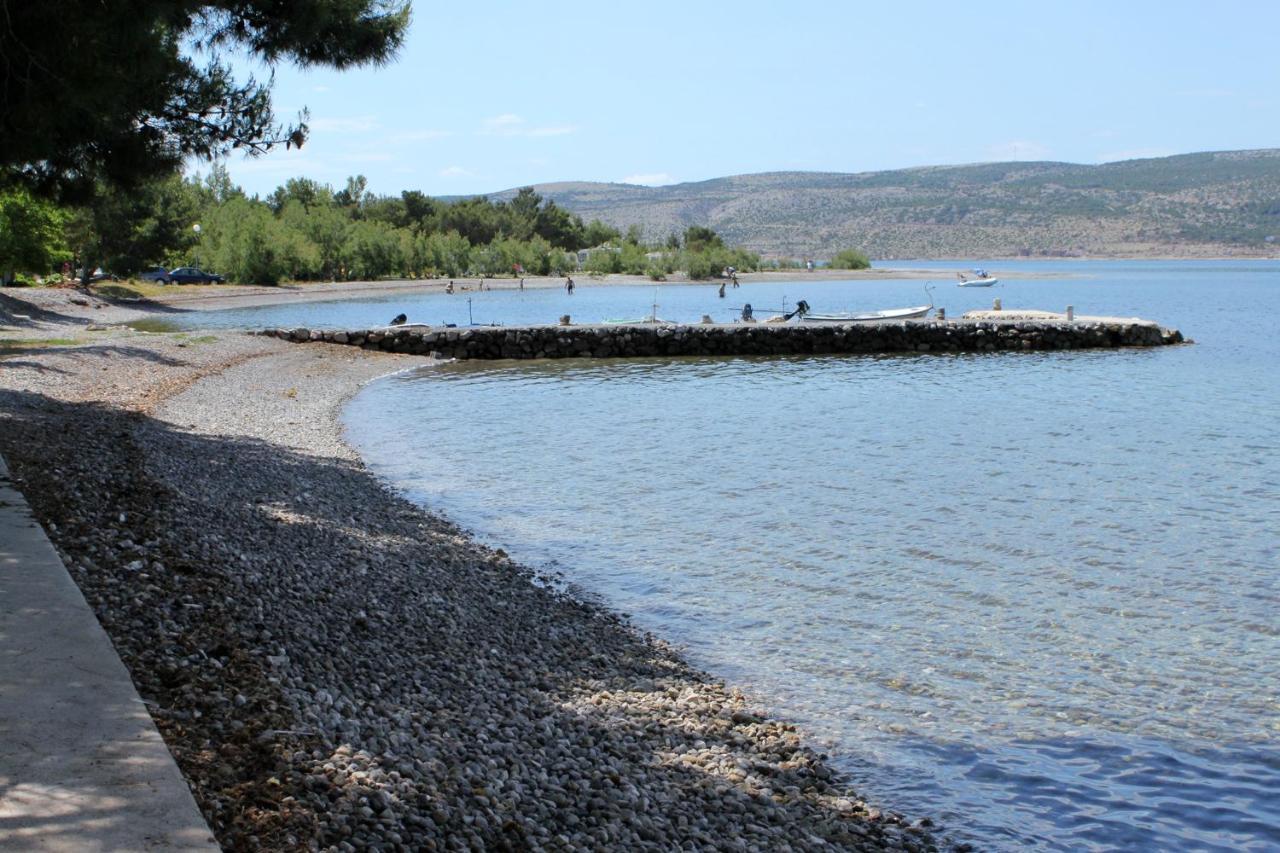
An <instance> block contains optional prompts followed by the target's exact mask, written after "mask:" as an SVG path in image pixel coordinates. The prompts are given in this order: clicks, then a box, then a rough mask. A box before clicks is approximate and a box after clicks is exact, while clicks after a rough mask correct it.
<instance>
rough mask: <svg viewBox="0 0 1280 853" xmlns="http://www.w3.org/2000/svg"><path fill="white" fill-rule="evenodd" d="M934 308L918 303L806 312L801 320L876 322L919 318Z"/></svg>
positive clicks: (805, 321) (807, 321) (815, 321)
mask: <svg viewBox="0 0 1280 853" xmlns="http://www.w3.org/2000/svg"><path fill="white" fill-rule="evenodd" d="M932 310H933V306H932V305H917V306H916V307H914V308H888V309H886V310H884V311H871V312H868V313H866V314H805V315H804V316H803V317H801V318H800V321H801V322H803V323H876V322H881V321H885V320H918V319H920V318H921V317H925V316H928V314H929V312H930V311H932Z"/></svg>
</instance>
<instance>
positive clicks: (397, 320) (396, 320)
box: [387, 314, 409, 326]
mask: <svg viewBox="0 0 1280 853" xmlns="http://www.w3.org/2000/svg"><path fill="white" fill-rule="evenodd" d="M407 322H409V318H408V317H406V316H405V315H403V314H397V315H396V316H394V317H392V318H391V322H390V323H388V324H387V325H389V326H403V325H404V324H405V323H407Z"/></svg>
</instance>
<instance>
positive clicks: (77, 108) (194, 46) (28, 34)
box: [0, 0, 410, 199]
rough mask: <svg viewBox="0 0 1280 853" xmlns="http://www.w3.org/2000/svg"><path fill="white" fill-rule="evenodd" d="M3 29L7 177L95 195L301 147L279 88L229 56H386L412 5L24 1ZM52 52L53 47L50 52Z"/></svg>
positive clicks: (305, 59)
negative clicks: (214, 160)
mask: <svg viewBox="0 0 1280 853" xmlns="http://www.w3.org/2000/svg"><path fill="white" fill-rule="evenodd" d="M2 8H3V12H4V15H3V20H4V24H3V26H0V140H3V144H2V145H0V181H5V182H9V183H13V182H15V181H22V182H25V183H27V184H29V185H30V186H31V187H34V188H38V189H39V190H40V191H42V192H44V193H50V194H58V195H62V196H63V197H65V198H72V197H79V198H81V199H83V198H86V197H88V196H89V195H91V194H92V193H93V192H95V190H96V189H97V186H98V185H99V184H98V182H100V181H102V182H105V183H107V184H112V185H115V186H120V187H133V186H137V185H138V184H139V183H141V182H142V181H144V180H145V179H147V178H151V177H155V176H158V175H163V174H168V173H172V172H174V171H176V170H177V167H178V165H179V164H180V163H181V162H182V161H183V160H184V159H186V158H188V157H192V156H195V157H203V158H211V157H215V156H219V155H224V154H227V153H229V152H230V151H231V150H233V149H239V150H242V151H247V152H249V153H261V152H264V151H268V150H270V149H271V148H273V147H275V146H277V145H285V146H292V145H301V144H302V143H303V142H304V141H305V139H306V134H307V127H306V122H305V119H306V115H305V112H304V113H303V114H301V115H299V117H298V120H297V122H296V123H295V124H293V125H292V126H284V125H281V124H279V123H277V121H276V118H275V115H274V113H273V110H272V105H271V82H272V81H271V79H270V78H268V79H267V80H266V81H265V82H259V81H257V80H255V79H254V78H253V77H252V76H250V77H248V78H246V79H243V80H241V79H237V77H236V75H235V74H234V73H233V71H232V69H231V64H230V58H232V57H240V56H243V55H248V56H250V57H252V58H254V59H258V60H261V61H264V62H266V63H268V64H275V63H278V62H281V61H289V62H292V63H294V64H296V65H298V66H301V67H304V68H305V67H310V66H329V67H334V68H346V67H349V66H353V65H362V64H370V63H382V62H386V61H389V60H390V59H391V58H392V57H393V56H394V54H395V52H396V51H397V50H398V48H399V47H400V45H401V43H402V42H403V40H404V36H405V32H406V30H407V28H408V24H409V16H410V12H409V3H408V2H407V0H292V2H289V3H281V2H277V0H132V2H103V0H24V2H19V3H4V4H3V6H2ZM54 43H56V45H57V49H51V45H52V44H54Z"/></svg>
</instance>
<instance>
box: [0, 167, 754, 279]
mask: <svg viewBox="0 0 1280 853" xmlns="http://www.w3.org/2000/svg"><path fill="white" fill-rule="evenodd" d="M196 225H199V228H198V229H197V228H196V227H195V226H196ZM583 250H585V251H583ZM579 252H583V254H582V255H579ZM72 259H74V260H72ZM68 261H70V262H72V265H73V266H75V267H77V268H79V267H80V266H83V265H86V264H87V265H89V266H90V267H92V266H94V265H101V266H102V267H103V268H104V269H106V270H108V271H110V272H111V273H112V274H115V275H118V276H122V277H127V276H130V275H134V274H136V273H138V272H141V271H143V270H145V269H147V268H149V267H153V266H156V265H162V266H166V267H172V266H178V265H183V264H191V263H195V264H198V265H200V266H203V267H204V268H206V269H210V270H213V271H216V272H218V273H220V274H222V275H223V276H225V277H226V278H227V279H228V280H230V281H236V282H241V283H246V284H250V283H251V284H276V283H279V282H281V281H286V280H289V281H319V280H324V281H344V280H358V279H377V278H383V277H388V276H397V277H434V276H447V277H455V278H456V277H462V276H470V275H475V276H490V277H492V276H501V275H563V274H565V273H568V272H571V271H576V270H579V269H585V270H587V271H588V272H592V273H601V274H607V273H630V274H634V275H648V276H650V277H652V278H654V279H661V278H664V277H666V276H668V275H671V274H672V273H674V272H676V271H678V270H679V271H684V272H687V273H688V274H689V275H690V276H691V277H693V278H708V277H710V276H712V275H716V274H718V273H721V272H722V271H723V270H725V269H726V268H729V267H732V268H735V269H737V270H743V271H746V270H754V269H757V268H759V266H760V258H759V256H758V255H756V254H755V253H753V252H748V251H746V250H743V249H738V248H733V247H730V246H727V245H726V244H725V243H724V241H723V239H722V238H721V237H720V235H718V234H716V233H715V232H714V231H713V230H711V229H709V228H705V227H702V226H690V227H689V228H687V229H686V230H685V231H684V233H683V234H677V233H672V234H671V235H669V236H668V237H667V238H666V239H665V240H664V241H662V242H660V243H647V242H645V241H644V240H643V239H642V232H641V229H640V228H639V227H638V226H633V227H632V228H630V229H628V230H627V231H626V232H625V233H624V232H622V231H620V230H619V229H617V228H614V227H612V226H610V225H606V224H605V223H602V222H599V221H593V222H589V223H587V222H584V221H583V220H582V218H581V217H580V216H578V215H577V214H574V213H571V212H569V211H567V210H565V209H564V208H562V207H559V206H558V205H557V204H556V203H555V202H554V201H553V200H550V199H544V198H542V197H541V196H540V195H539V194H538V193H537V192H535V191H534V190H533V189H532V188H530V187H525V188H523V189H521V190H520V191H519V192H518V193H517V194H516V195H515V196H514V197H513V198H511V199H510V200H508V201H494V200H492V199H489V198H486V197H476V198H467V199H462V200H457V201H446V200H442V199H437V198H432V197H430V196H427V195H425V194H424V193H422V192H419V191H416V190H408V191H405V192H402V193H401V194H400V195H399V196H382V195H375V194H373V193H371V192H369V190H368V185H367V182H366V180H365V178H364V177H363V176H355V177H352V178H349V179H348V180H347V183H346V186H345V187H343V188H342V189H340V190H336V191H335V190H334V189H333V188H332V187H330V186H329V185H327V184H322V183H320V182H318V181H314V180H311V179H308V178H294V179H291V180H289V181H287V182H286V183H285V184H284V185H283V186H280V187H278V188H277V189H276V190H275V191H274V192H272V193H271V194H270V195H269V196H267V197H266V198H265V199H261V198H257V197H249V196H248V195H246V194H245V193H244V191H243V190H242V189H240V188H239V187H237V186H235V185H234V184H233V183H232V181H231V179H230V177H229V176H228V174H227V171H226V169H225V168H223V167H222V166H220V165H218V164H215V165H214V167H213V168H212V169H211V171H210V172H209V173H208V175H207V176H205V177H203V178H201V177H199V176H195V177H186V178H184V177H182V176H179V175H170V176H167V177H164V178H160V179H158V180H152V181H148V182H145V183H143V184H142V185H140V186H138V187H135V188H132V189H130V190H127V191H126V190H121V189H118V188H113V187H111V186H109V185H103V186H100V187H98V188H97V191H96V192H95V194H94V196H93V200H92V201H91V202H90V203H88V204H86V205H83V206H76V207H67V206H61V205H58V204H57V203H55V202H52V201H49V200H47V199H44V198H41V197H38V196H35V195H32V194H31V193H30V192H28V191H26V190H25V189H22V188H10V189H8V190H3V191H0V272H4V273H5V274H6V275H8V276H10V277H11V276H12V273H13V272H15V271H22V272H27V273H37V274H41V275H49V274H51V273H55V271H56V270H57V269H58V268H59V267H61V266H62V265H63V264H64V262H68Z"/></svg>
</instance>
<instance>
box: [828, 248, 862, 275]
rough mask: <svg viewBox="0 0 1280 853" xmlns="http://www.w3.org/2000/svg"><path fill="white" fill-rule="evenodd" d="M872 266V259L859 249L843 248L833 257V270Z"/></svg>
mask: <svg viewBox="0 0 1280 853" xmlns="http://www.w3.org/2000/svg"><path fill="white" fill-rule="evenodd" d="M870 266H871V259H870V258H868V257H867V256H866V255H865V254H864V253H862V252H859V251H858V250H857V249H841V250H840V251H839V252H836V254H835V257H834V258H832V259H831V268H832V269H833V270H865V269H867V268H868V267H870Z"/></svg>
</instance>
